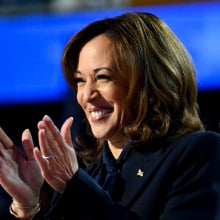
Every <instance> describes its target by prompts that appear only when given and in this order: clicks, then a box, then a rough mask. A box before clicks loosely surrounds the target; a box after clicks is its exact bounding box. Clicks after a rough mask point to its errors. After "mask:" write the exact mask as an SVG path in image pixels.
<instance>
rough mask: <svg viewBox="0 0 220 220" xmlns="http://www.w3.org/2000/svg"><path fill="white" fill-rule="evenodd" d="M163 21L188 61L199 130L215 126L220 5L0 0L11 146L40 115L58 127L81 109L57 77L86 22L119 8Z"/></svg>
mask: <svg viewBox="0 0 220 220" xmlns="http://www.w3.org/2000/svg"><path fill="white" fill-rule="evenodd" d="M137 9H138V10H145V11H152V12H154V13H155V14H157V15H158V16H160V17H161V18H163V19H164V20H165V21H166V22H167V23H168V25H169V26H170V27H171V28H172V29H173V30H174V32H175V33H176V34H177V36H178V37H179V38H180V39H181V40H182V41H183V43H184V45H185V46H186V48H187V49H188V51H189V53H190V54H191V55H192V59H193V60H194V61H195V66H196V69H197V75H198V76H197V77H198V87H199V95H198V102H199V106H200V110H201V111H200V114H201V117H202V120H203V122H204V123H205V125H206V127H207V129H210V130H215V131H218V132H219V131H220V127H219V123H220V102H219V100H220V73H219V70H220V52H219V51H220V44H219V36H220V3H219V1H193V0H191V1H186V0H185V1H184V0H179V1H177V0H175V1H174V0H173V1H172V0H157V1H156V0H148V1H144V0H142V1H141V0H130V1H129V0H118V1H117V0H91V1H86V0H80V1H78V0H53V1H52V0H0V48H1V50H0V65H1V72H0V76H1V77H0V126H1V127H2V128H3V129H4V130H5V131H6V132H7V133H8V134H9V136H10V137H11V138H12V139H13V140H14V141H15V143H16V144H18V145H19V144H20V141H21V133H22V131H23V130H24V129H26V128H30V130H31V131H32V133H33V135H34V140H35V142H36V144H37V122H38V121H39V120H41V118H42V117H43V116H44V115H45V114H47V115H49V116H51V118H52V119H53V120H54V122H55V123H56V124H57V126H58V127H60V126H61V124H62V122H63V121H64V119H66V118H67V117H68V116H71V115H73V116H74V118H75V124H74V127H73V132H74V133H75V132H78V125H79V124H81V120H82V118H83V114H82V112H81V111H80V109H79V106H78V105H77V103H76V99H75V95H74V93H73V92H72V91H71V90H70V88H69V87H68V85H67V84H66V82H65V80H64V79H63V76H62V70H61V56H62V52H63V48H64V46H65V44H66V42H67V41H68V39H69V38H70V37H71V36H72V34H74V33H75V32H76V31H77V30H79V29H80V28H82V27H83V26H84V25H86V24H87V23H90V22H91V21H92V20H95V19H99V18H102V17H107V16H114V15H116V14H120V13H121V12H124V11H126V10H137Z"/></svg>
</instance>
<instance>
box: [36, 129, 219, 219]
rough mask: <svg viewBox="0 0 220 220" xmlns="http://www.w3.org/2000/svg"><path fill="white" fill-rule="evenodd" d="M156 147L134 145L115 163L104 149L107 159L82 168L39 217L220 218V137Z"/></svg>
mask: <svg viewBox="0 0 220 220" xmlns="http://www.w3.org/2000/svg"><path fill="white" fill-rule="evenodd" d="M156 146H157V147H156V148H153V147H152V148H151V147H150V146H144V147H139V148H130V147H129V146H128V147H126V148H125V149H124V150H123V152H122V154H121V155H120V158H119V159H118V160H117V161H115V160H113V157H112V155H111V153H110V151H109V150H108V147H107V145H104V146H103V157H102V159H101V160H100V161H99V162H98V163H97V164H95V165H94V166H93V167H91V168H90V169H89V170H87V171H85V170H84V169H82V168H80V169H79V170H78V171H77V173H76V174H75V175H74V177H73V178H72V179H71V180H70V182H69V183H68V185H67V187H66V190H65V192H64V193H63V194H59V193H54V201H53V203H52V206H51V208H50V210H49V212H48V213H47V214H46V217H45V218H43V217H42V216H41V214H42V213H40V214H39V215H38V216H36V218H35V219H51V220H55V219H56V220H59V219H60V220H61V219H68V220H69V219H70V220H72V219H73V220H131V219H132V220H136V219H137V220H195V219H199V220H220V135H219V134H217V133H215V132H211V131H199V132H193V133H191V134H187V135H184V136H183V137H181V138H179V139H178V140H177V141H175V142H174V143H172V144H168V143H166V142H164V141H160V142H159V143H157V145H156ZM153 149H154V150H153ZM111 175H112V176H111ZM91 176H92V177H94V178H91ZM108 177H110V178H108ZM108 179H109V180H108ZM107 180H108V181H107ZM100 185H101V186H102V187H103V188H105V187H106V185H107V188H106V189H103V188H102V187H101V186H100ZM107 189H110V190H107Z"/></svg>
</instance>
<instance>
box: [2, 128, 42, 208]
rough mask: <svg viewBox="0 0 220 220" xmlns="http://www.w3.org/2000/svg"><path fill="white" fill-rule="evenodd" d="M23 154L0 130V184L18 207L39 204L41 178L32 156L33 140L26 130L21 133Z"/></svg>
mask: <svg viewBox="0 0 220 220" xmlns="http://www.w3.org/2000/svg"><path fill="white" fill-rule="evenodd" d="M22 144H23V148H24V152H23V151H21V149H19V148H18V147H17V146H15V144H14V143H13V142H12V140H11V139H10V138H9V137H8V136H7V135H6V133H5V132H4V131H3V129H2V128H0V184H1V185H2V187H3V188H4V189H5V191H6V192H8V194H10V196H11V197H12V198H13V200H14V201H15V203H16V204H17V205H19V206H33V205H36V204H37V203H38V202H39V196H40V190H41V186H42V184H43V177H42V176H41V173H40V168H39V166H38V164H37V162H36V161H35V158H34V155H33V148H34V144H33V139H32V136H31V133H30V131H29V130H28V129H26V130H24V131H23V133H22Z"/></svg>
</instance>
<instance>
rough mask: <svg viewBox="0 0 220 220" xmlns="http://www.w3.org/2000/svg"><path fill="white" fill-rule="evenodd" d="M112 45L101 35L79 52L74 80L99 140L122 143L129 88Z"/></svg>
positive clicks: (78, 94)
mask: <svg viewBox="0 0 220 220" xmlns="http://www.w3.org/2000/svg"><path fill="white" fill-rule="evenodd" d="M113 56H114V53H113V46H112V42H111V41H110V39H109V38H107V37H106V36H104V35H99V36H97V37H95V38H93V39H92V40H90V41H89V42H88V43H86V44H85V45H84V46H83V48H82V49H81V51H80V54H79V62H78V66H77V71H76V73H75V79H76V81H77V100H78V103H79V104H80V106H81V107H82V109H83V110H84V112H85V114H86V117H87V119H88V121H89V124H90V126H91V129H92V132H93V135H94V136H95V137H96V138H99V139H105V140H109V141H110V142H111V143H112V144H113V143H114V142H117V143H120V142H122V141H123V133H122V130H121V122H122V121H121V119H122V115H125V114H126V111H128V109H127V108H126V95H127V93H128V86H127V85H124V83H123V82H122V80H120V78H119V77H118V73H117V72H116V71H115V69H114V67H113V66H112V60H113Z"/></svg>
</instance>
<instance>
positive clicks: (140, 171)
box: [137, 169, 144, 177]
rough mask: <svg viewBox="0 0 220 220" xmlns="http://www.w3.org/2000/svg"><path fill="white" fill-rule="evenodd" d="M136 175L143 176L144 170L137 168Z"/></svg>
mask: <svg viewBox="0 0 220 220" xmlns="http://www.w3.org/2000/svg"><path fill="white" fill-rule="evenodd" d="M137 176H140V177H143V176H144V171H142V170H141V169H138V171H137Z"/></svg>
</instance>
